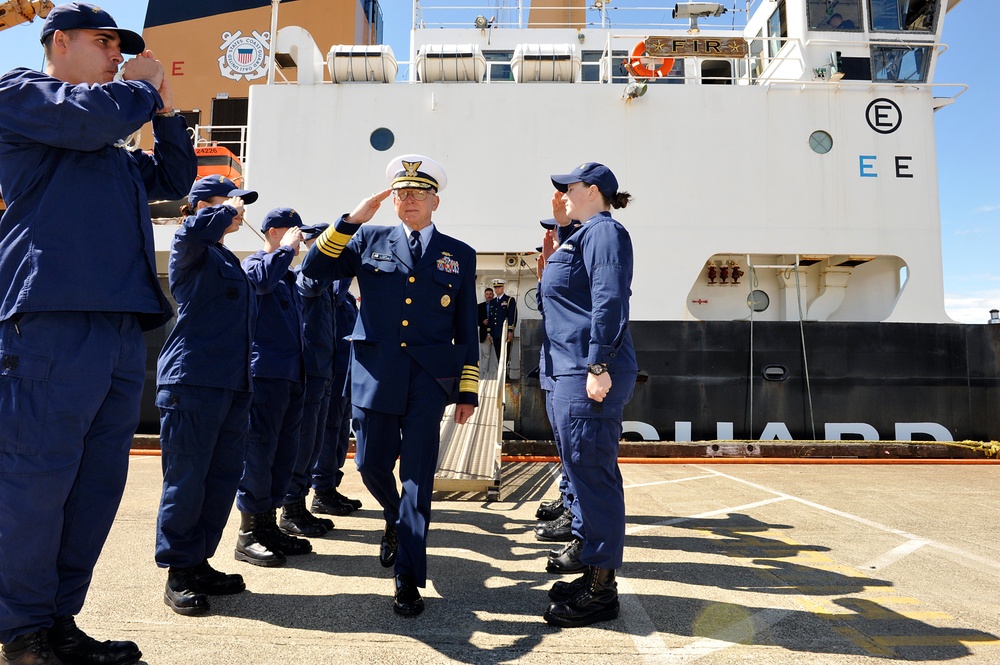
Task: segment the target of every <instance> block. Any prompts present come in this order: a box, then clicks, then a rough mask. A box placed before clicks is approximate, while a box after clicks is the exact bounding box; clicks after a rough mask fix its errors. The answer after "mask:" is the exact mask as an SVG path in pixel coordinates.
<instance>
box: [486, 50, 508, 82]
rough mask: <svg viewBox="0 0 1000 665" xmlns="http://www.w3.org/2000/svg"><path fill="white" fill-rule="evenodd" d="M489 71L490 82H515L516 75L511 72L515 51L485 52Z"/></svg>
mask: <svg viewBox="0 0 1000 665" xmlns="http://www.w3.org/2000/svg"><path fill="white" fill-rule="evenodd" d="M483 57H485V58H486V64H487V67H488V69H489V76H488V80H489V81H513V80H514V74H513V73H512V72H511V71H510V60H511V58H513V57H514V52H513V51H483Z"/></svg>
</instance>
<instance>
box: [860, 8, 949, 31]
mask: <svg viewBox="0 0 1000 665" xmlns="http://www.w3.org/2000/svg"><path fill="white" fill-rule="evenodd" d="M938 2H939V0H868V15H869V17H870V18H871V28H872V30H877V31H899V30H911V31H915V32H931V31H933V30H934V18H935V14H936V9H937V5H938Z"/></svg>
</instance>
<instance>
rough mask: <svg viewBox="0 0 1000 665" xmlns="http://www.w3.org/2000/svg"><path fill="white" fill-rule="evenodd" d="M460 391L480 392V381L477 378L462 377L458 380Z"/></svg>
mask: <svg viewBox="0 0 1000 665" xmlns="http://www.w3.org/2000/svg"><path fill="white" fill-rule="evenodd" d="M458 392H460V393H478V392H479V381H478V380H476V379H462V380H461V381H459V382H458Z"/></svg>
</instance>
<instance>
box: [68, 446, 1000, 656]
mask: <svg viewBox="0 0 1000 665" xmlns="http://www.w3.org/2000/svg"><path fill="white" fill-rule="evenodd" d="M345 471H346V473H347V475H346V479H345V481H344V484H343V485H342V486H341V490H342V491H343V492H344V493H345V494H346V495H348V496H351V497H354V498H360V499H361V500H362V501H363V502H364V506H363V507H362V509H361V510H360V511H358V512H356V513H354V514H353V515H350V516H348V517H334V518H333V519H334V522H335V523H336V528H335V529H334V531H333V532H331V533H330V534H328V535H327V536H325V537H323V538H318V539H313V540H312V543H313V547H314V550H315V551H314V553H312V554H309V555H305V556H299V557H289V564H288V565H287V566H286V567H283V568H259V567H255V566H251V565H248V564H246V563H241V562H237V561H235V560H234V559H233V546H234V544H235V542H236V532H237V526H238V515H237V513H236V512H235V510H234V512H233V515H232V518H231V519H230V522H229V525H228V528H227V530H226V533H225V535H224V536H223V540H222V544H221V545H220V547H219V551H218V553H217V554H216V556H215V557H214V558H213V559H212V564H213V565H214V566H215V567H216V568H218V569H219V570H222V571H224V572H238V573H241V574H242V575H243V576H244V577H245V579H246V583H247V591H245V592H244V593H242V594H238V595H235V596H226V597H213V598H211V604H212V609H211V612H210V613H209V614H208V615H205V616H202V617H183V616H180V615H177V614H175V613H174V612H172V611H171V610H170V609H169V608H168V607H167V606H166V605H164V603H163V597H162V596H163V586H164V583H165V580H166V572H165V571H164V570H162V569H159V568H157V567H156V566H155V564H154V563H153V547H154V539H155V523H156V512H157V507H158V502H159V495H160V482H161V475H160V473H161V472H160V459H159V458H158V457H152V456H136V457H133V458H132V459H131V462H130V477H129V481H128V486H127V488H126V492H125V497H124V499H123V502H122V506H121V509H120V510H119V514H118V519H117V521H116V523H115V526H114V528H113V530H112V532H111V535H110V537H109V539H108V542H107V544H106V545H105V548H104V552H103V554H102V556H101V559H100V561H99V563H98V566H97V569H96V571H95V575H94V581H93V585H92V587H91V591H90V595H89V597H88V600H87V604H86V606H85V607H84V610H83V612H81V614H80V615H79V617H78V618H77V621H78V623H79V625H80V626H81V627H82V628H83V629H84V630H86V631H87V632H88V633H90V634H91V635H93V636H94V637H97V638H98V639H101V640H104V639H130V640H134V641H135V642H137V643H138V644H139V646H140V648H141V649H142V651H143V654H144V655H143V662H144V663H148V664H150V665H173V664H179V663H185V664H189V663H197V664H201V665H216V664H219V665H221V664H226V665H229V664H234V665H235V664H244V663H253V664H255V665H271V664H277V663H330V664H344V665H347V664H351V663H420V664H425V663H545V664H546V665H559V664H563V663H566V664H570V663H572V664H573V665H580V664H581V663H616V664H617V663H622V664H631V663H699V664H701V663H704V664H714V663H767V664H768V665H772V664H773V665H781V664H785V663H788V664H795V665H801V663H803V662H809V663H810V664H824V663H852V664H853V663H891V662H934V663H937V662H960V663H963V664H964V663H1000V491H998V489H1000V482H998V481H1000V467H998V466H995V465H976V466H971V465H970V466H963V465H919V466H918V465H854V464H848V465H837V466H831V465H802V464H794V465H793V464H768V465H764V464H754V465H742V464H741V465H731V464H726V465H723V464H710V463H705V464H623V465H622V473H623V476H624V478H625V487H626V504H627V512H628V526H627V534H628V535H627V539H626V549H625V564H624V566H623V568H622V570H621V571H620V574H619V578H618V584H619V592H620V594H621V616H620V617H619V618H618V619H617V620H615V621H611V622H606V623H601V624H595V625H593V626H589V627H585V628H573V629H560V628H555V627H551V626H548V625H547V624H546V623H545V622H544V621H543V620H542V613H543V612H544V610H545V608H546V606H547V603H548V599H547V596H546V592H547V590H548V589H549V587H550V586H551V585H552V582H553V581H555V580H557V579H571V577H565V578H563V577H558V576H554V575H550V574H548V573H546V572H545V557H546V552H547V551H548V550H549V549H551V548H552V547H554V546H556V547H558V546H559V544H558V543H556V544H553V543H541V542H538V541H536V540H535V538H534V530H533V527H534V525H535V520H534V513H535V509H536V508H537V506H538V502H539V501H540V500H541V499H543V498H554V497H555V496H556V495H557V493H558V488H557V477H556V476H555V473H556V469H555V468H554V465H552V464H539V463H513V464H506V465H505V466H504V471H503V474H504V481H503V488H502V491H501V497H500V500H499V501H495V502H487V501H486V500H485V496H479V497H476V496H436V497H435V503H434V514H433V523H432V525H431V531H430V537H429V581H428V586H427V588H426V589H425V590H424V594H423V595H424V598H425V600H426V604H427V607H426V610H425V612H424V613H423V614H422V615H421V616H419V617H416V618H402V617H398V616H396V615H395V614H394V613H393V612H392V607H391V604H392V590H393V582H392V571H391V569H390V570H386V569H383V568H382V567H380V566H379V564H378V561H377V554H378V543H379V540H380V537H381V532H382V525H383V520H382V516H381V510H380V509H378V507H377V504H376V503H375V501H374V499H372V498H371V496H370V495H369V494H368V493H367V491H366V490H365V489H364V487H363V486H362V484H361V481H360V478H359V477H358V474H357V472H356V471H355V470H354V467H353V463H352V462H351V461H350V460H349V461H348V464H347V466H346V467H345Z"/></svg>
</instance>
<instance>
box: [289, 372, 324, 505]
mask: <svg viewBox="0 0 1000 665" xmlns="http://www.w3.org/2000/svg"><path fill="white" fill-rule="evenodd" d="M331 386H332V380H331V379H328V378H325V377H322V376H312V375H310V376H306V388H305V397H304V401H303V408H302V427H301V429H300V430H299V451H298V454H297V455H296V457H295V467H294V468H293V469H292V480H291V482H290V483H289V484H288V491H287V492H286V493H285V500H284V502H285V503H295V502H296V501H298V500H299V499H304V498H306V495H307V494H309V487H310V485H312V469H313V467H314V466H315V465H316V460H317V458H318V457H319V454H320V450H321V449H322V448H323V438H324V436H325V434H326V414H327V410H328V409H329V407H330V389H331Z"/></svg>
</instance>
